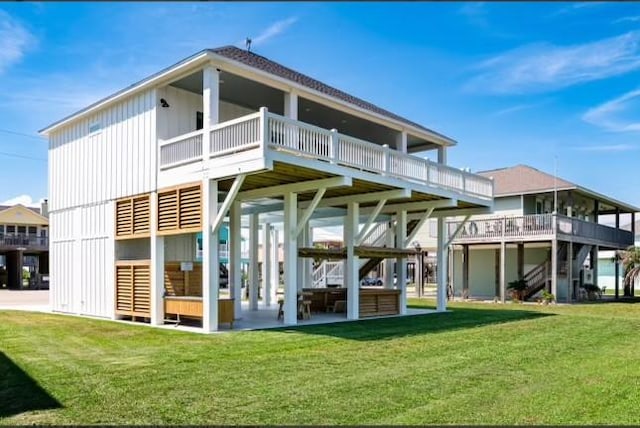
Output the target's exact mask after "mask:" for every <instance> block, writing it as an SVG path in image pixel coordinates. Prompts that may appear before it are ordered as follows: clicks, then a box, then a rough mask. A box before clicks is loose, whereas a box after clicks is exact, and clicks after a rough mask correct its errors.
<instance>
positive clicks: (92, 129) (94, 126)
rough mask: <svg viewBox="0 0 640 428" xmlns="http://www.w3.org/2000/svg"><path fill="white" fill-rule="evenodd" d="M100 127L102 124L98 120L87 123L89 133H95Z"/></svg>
mask: <svg viewBox="0 0 640 428" xmlns="http://www.w3.org/2000/svg"><path fill="white" fill-rule="evenodd" d="M101 129H102V124H101V123H100V122H99V121H95V122H91V123H90V124H89V134H95V133H96V132H98V131H100V130H101Z"/></svg>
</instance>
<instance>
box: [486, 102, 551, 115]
mask: <svg viewBox="0 0 640 428" xmlns="http://www.w3.org/2000/svg"><path fill="white" fill-rule="evenodd" d="M546 103H547V100H544V101H540V102H537V103H529V104H517V105H515V106H512V107H507V108H504V109H502V110H498V111H496V112H493V113H491V114H490V116H494V117H497V116H504V115H507V114H511V113H515V112H518V111H522V110H529V109H532V108H535V107H539V106H541V105H543V104H546Z"/></svg>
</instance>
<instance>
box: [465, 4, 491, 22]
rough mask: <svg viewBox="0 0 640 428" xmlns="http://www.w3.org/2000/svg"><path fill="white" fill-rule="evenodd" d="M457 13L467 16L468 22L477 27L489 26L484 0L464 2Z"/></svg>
mask: <svg viewBox="0 0 640 428" xmlns="http://www.w3.org/2000/svg"><path fill="white" fill-rule="evenodd" d="M458 13H460V14H461V15H464V16H466V17H467V19H468V20H469V22H470V23H471V24H473V25H476V26H478V27H482V28H487V27H489V21H488V19H487V9H486V6H485V3H484V2H469V3H465V4H464V5H462V6H461V7H460V9H458Z"/></svg>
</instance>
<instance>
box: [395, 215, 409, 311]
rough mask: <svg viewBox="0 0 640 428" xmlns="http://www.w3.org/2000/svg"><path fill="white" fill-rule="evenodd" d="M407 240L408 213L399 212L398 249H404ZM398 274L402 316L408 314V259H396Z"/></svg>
mask: <svg viewBox="0 0 640 428" xmlns="http://www.w3.org/2000/svg"><path fill="white" fill-rule="evenodd" d="M406 239H407V211H406V210H399V211H398V212H397V213H396V248H400V249H404V245H403V244H404V242H405V240H406ZM396 266H398V272H397V274H396V287H397V289H398V290H400V302H399V303H400V315H405V314H406V313H407V258H406V257H398V258H397V259H396Z"/></svg>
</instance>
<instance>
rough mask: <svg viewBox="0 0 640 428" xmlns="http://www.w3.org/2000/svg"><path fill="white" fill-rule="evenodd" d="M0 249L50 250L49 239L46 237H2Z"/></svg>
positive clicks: (0, 236) (0, 237)
mask: <svg viewBox="0 0 640 428" xmlns="http://www.w3.org/2000/svg"><path fill="white" fill-rule="evenodd" d="M0 248H6V249H14V250H18V249H20V248H24V249H26V250H46V249H47V248H49V238H48V237H46V236H29V235H0Z"/></svg>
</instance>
